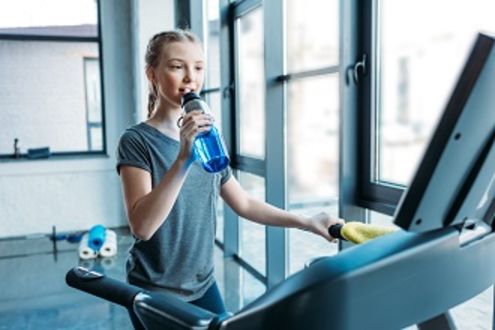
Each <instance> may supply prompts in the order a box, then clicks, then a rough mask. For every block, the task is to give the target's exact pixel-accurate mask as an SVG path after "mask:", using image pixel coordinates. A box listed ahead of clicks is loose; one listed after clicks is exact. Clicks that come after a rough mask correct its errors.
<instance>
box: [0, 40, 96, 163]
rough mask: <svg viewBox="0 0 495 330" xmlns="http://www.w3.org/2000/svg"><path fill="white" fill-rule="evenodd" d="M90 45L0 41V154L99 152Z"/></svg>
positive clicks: (92, 47)
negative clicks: (16, 145)
mask: <svg viewBox="0 0 495 330" xmlns="http://www.w3.org/2000/svg"><path fill="white" fill-rule="evenodd" d="M98 57H99V52H98V44H97V43H96V42H53V41H17V40H0V77H2V79H3V80H4V81H8V82H9V83H8V84H4V85H3V86H2V90H1V91H0V109H1V111H0V123H7V124H5V125H2V129H1V130H0V154H4V155H5V154H12V153H13V141H14V139H16V138H18V139H19V147H20V148H21V150H20V151H21V153H26V150H27V149H28V148H39V147H49V148H50V151H51V152H70V151H78V152H84V151H95V150H102V147H103V143H102V139H103V137H102V132H103V131H102V129H101V128H102V115H101V113H102V112H101V111H102V110H101V87H100V68H99V62H98Z"/></svg>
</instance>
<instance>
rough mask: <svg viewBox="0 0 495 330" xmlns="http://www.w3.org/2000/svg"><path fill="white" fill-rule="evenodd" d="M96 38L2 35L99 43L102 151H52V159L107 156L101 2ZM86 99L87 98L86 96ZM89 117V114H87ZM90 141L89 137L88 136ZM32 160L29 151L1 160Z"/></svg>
mask: <svg viewBox="0 0 495 330" xmlns="http://www.w3.org/2000/svg"><path fill="white" fill-rule="evenodd" d="M96 19H97V23H96V31H97V36H96V37H83V36H57V35H42V34H40V35H38V34H6V33H0V41H1V40H14V41H52V42H53V41H55V42H92V43H97V47H98V62H99V70H100V93H101V95H100V102H101V104H100V107H101V129H102V150H98V151H91V150H88V151H52V150H50V158H53V157H54V158H64V157H67V156H69V157H73V156H82V157H85V156H102V155H104V156H107V155H108V153H107V139H106V122H105V91H104V83H103V82H104V73H103V43H102V37H101V35H102V30H101V3H100V0H96ZM85 97H86V96H85ZM86 116H87V114H86ZM91 125H94V123H89V122H87V123H86V126H87V127H86V130H89V127H90V126H91ZM88 139H89V136H88ZM9 159H14V160H31V159H29V158H28V153H27V150H26V151H25V152H22V153H20V154H18V157H14V153H11V154H1V153H0V161H1V160H9Z"/></svg>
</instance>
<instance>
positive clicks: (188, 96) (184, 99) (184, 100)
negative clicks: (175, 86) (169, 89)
mask: <svg viewBox="0 0 495 330" xmlns="http://www.w3.org/2000/svg"><path fill="white" fill-rule="evenodd" d="M198 99H201V98H200V97H199V95H198V94H196V93H194V92H189V93H186V94H184V96H182V106H184V104H186V103H187V102H189V101H191V100H198Z"/></svg>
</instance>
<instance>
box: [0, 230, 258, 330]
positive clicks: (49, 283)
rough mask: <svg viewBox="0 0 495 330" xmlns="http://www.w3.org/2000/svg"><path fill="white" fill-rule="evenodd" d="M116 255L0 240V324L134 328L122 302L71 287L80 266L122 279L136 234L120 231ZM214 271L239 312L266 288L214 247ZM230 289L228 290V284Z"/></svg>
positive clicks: (33, 240)
mask: <svg viewBox="0 0 495 330" xmlns="http://www.w3.org/2000/svg"><path fill="white" fill-rule="evenodd" d="M117 234H118V245H119V251H118V254H117V256H115V257H114V258H106V259H96V260H95V261H92V262H86V261H84V262H79V258H78V255H77V246H78V244H70V243H68V242H66V241H61V242H58V243H57V253H54V252H53V251H54V247H53V243H52V242H51V241H50V240H49V239H48V238H47V237H46V236H32V237H29V238H27V239H24V238H23V239H7V240H0V279H1V281H0V292H1V297H2V299H1V301H0V329H1V330H3V329H36V330H38V329H88V328H90V329H94V330H97V329H118V330H121V329H122V330H124V329H132V325H131V323H130V321H129V319H128V314H127V311H126V310H125V309H124V308H123V307H121V306H118V305H115V304H112V303H109V302H106V301H104V300H102V299H99V298H96V297H93V296H91V295H89V294H85V293H83V292H80V291H78V290H75V289H72V288H70V287H68V286H67V285H66V284H65V274H66V273H67V271H68V270H69V269H71V268H72V267H74V266H76V265H78V264H79V265H81V266H85V267H87V268H92V269H94V270H97V271H100V272H104V273H105V274H106V275H108V276H110V277H113V278H115V279H120V280H124V273H125V271H124V269H125V268H124V267H125V259H126V255H127V250H128V248H129V247H130V245H131V243H132V237H130V236H129V233H128V231H127V230H124V229H122V230H117ZM215 267H216V276H217V280H218V284H219V287H220V290H221V291H222V294H223V297H224V298H225V303H226V305H227V308H228V309H229V310H231V311H237V310H239V309H240V308H241V307H242V306H244V305H245V304H247V303H249V302H250V301H252V300H253V299H255V298H256V297H258V296H260V295H261V294H262V293H263V292H264V291H265V286H264V285H263V284H262V283H261V282H259V281H257V280H256V279H255V278H254V277H252V276H251V275H250V274H249V273H248V272H246V271H244V270H242V269H241V268H240V267H239V266H238V265H237V264H236V263H235V262H233V261H232V260H224V259H223V258H222V251H221V250H220V249H219V248H217V249H215ZM226 287H227V288H228V290H227V292H228V294H227V295H225V291H226V290H225V288H226Z"/></svg>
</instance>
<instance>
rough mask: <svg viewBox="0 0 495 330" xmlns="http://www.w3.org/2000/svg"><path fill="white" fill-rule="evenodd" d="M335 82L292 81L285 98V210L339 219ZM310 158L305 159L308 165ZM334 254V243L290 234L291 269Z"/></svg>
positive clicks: (334, 77)
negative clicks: (320, 214) (325, 214)
mask: <svg viewBox="0 0 495 330" xmlns="http://www.w3.org/2000/svg"><path fill="white" fill-rule="evenodd" d="M338 86H339V79H338V76H337V75H331V76H328V75H327V76H320V77H313V78H306V79H301V80H295V81H290V82H289V83H288V88H287V91H288V94H287V109H288V113H287V175H288V199H289V209H290V210H291V211H292V212H294V213H298V214H303V215H306V216H311V215H314V214H316V213H318V212H321V211H325V212H328V213H330V214H331V215H332V216H335V217H337V216H338V190H339V189H338V188H339V187H338V178H339V143H338V141H339V88H338ZM308 160H309V161H308ZM337 252H338V245H337V244H332V243H329V242H328V241H326V240H325V239H323V238H320V237H317V236H315V235H313V234H311V233H307V232H303V231H301V230H296V229H291V230H289V271H290V273H293V272H296V271H298V270H301V269H302V268H303V267H304V264H305V263H306V262H308V261H309V260H311V259H313V258H315V257H319V256H323V255H326V256H328V255H333V254H336V253H337Z"/></svg>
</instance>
